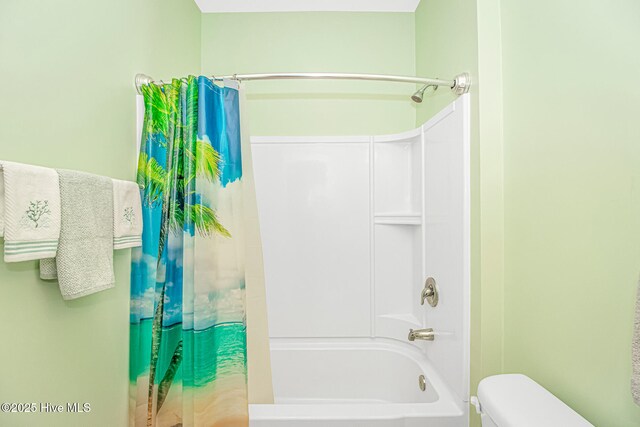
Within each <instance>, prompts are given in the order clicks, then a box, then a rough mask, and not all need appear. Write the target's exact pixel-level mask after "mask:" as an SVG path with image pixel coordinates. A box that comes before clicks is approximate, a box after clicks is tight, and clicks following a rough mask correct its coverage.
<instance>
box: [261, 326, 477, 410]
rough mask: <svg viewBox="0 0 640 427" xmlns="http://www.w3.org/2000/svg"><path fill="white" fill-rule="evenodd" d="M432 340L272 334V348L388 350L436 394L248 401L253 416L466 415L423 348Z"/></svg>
mask: <svg viewBox="0 0 640 427" xmlns="http://www.w3.org/2000/svg"><path fill="white" fill-rule="evenodd" d="M429 344H432V343H419V344H418V345H420V347H419V346H418V345H416V344H409V343H404V342H401V341H398V340H394V339H390V338H380V337H376V338H369V337H351V338H271V339H270V347H271V351H272V352H274V351H314V350H316V351H318V350H338V351H348V350H360V351H362V350H365V351H366V350H372V351H390V352H393V353H396V354H399V355H401V356H403V357H407V358H408V359H410V360H411V361H412V362H414V363H416V364H417V365H418V367H419V368H420V370H421V371H422V372H423V373H424V375H425V376H426V377H427V381H428V382H429V384H430V386H431V387H433V389H434V391H435V392H436V395H437V396H438V398H437V399H436V400H435V401H433V402H429V403H326V404H323V403H316V404H305V403H273V404H250V405H249V417H250V419H252V420H256V421H258V420H327V421H329V420H333V421H339V420H342V421H344V420H400V419H407V418H434V417H448V418H449V417H451V418H453V417H465V416H466V414H467V413H468V411H467V409H466V401H465V400H464V399H463V397H458V396H456V395H455V394H454V393H453V392H452V391H451V390H450V389H449V387H448V386H447V385H446V383H445V382H444V381H443V380H442V378H441V377H440V376H439V375H438V373H437V371H436V370H435V368H434V367H433V365H432V363H431V362H430V361H429V359H428V356H427V354H426V353H425V350H426V351H427V352H428V346H429Z"/></svg>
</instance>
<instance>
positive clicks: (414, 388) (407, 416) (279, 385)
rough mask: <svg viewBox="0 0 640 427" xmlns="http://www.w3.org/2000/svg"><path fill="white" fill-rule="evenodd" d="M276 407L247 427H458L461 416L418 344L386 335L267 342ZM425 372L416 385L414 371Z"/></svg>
mask: <svg viewBox="0 0 640 427" xmlns="http://www.w3.org/2000/svg"><path fill="white" fill-rule="evenodd" d="M271 363H272V369H273V387H274V394H275V404H273V405H250V406H249V416H250V420H251V421H250V426H251V427H365V426H366V427H436V426H437V427H463V426H466V425H467V414H466V411H465V410H464V408H465V407H466V405H463V402H462V400H461V399H459V398H457V397H454V395H453V394H452V393H451V392H450V391H449V390H448V388H447V386H446V385H445V384H444V382H443V381H442V380H441V379H440V377H439V376H438V374H437V372H435V370H434V369H433V367H432V365H431V364H430V362H429V360H428V359H427V358H426V356H425V354H424V353H423V352H421V351H420V350H419V349H418V348H417V347H415V346H413V345H410V344H406V343H402V342H399V341H395V340H388V339H380V338H376V339H352V338H350V339H326V340H325V339H322V340H319V339H289V338H281V339H278V338H276V339H273V338H272V339H271ZM421 374H422V375H424V376H425V377H426V380H427V381H426V382H427V386H426V390H425V391H422V390H420V388H419V386H418V376H419V375H421Z"/></svg>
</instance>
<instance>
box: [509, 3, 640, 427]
mask: <svg viewBox="0 0 640 427" xmlns="http://www.w3.org/2000/svg"><path fill="white" fill-rule="evenodd" d="M639 22H640V3H639V2H637V1H636V0H619V1H616V2H602V1H595V0H588V1H584V2H580V4H577V3H576V2H574V1H566V0H562V1H552V0H541V1H537V2H522V1H516V0H502V44H503V74H504V87H503V93H504V140H505V152H504V155H505V237H506V240H505V266H506V269H505V304H504V307H505V314H504V315H505V319H504V320H505V337H504V340H505V350H504V356H505V369H506V371H508V372H512V371H513V372H515V371H518V372H524V373H525V374H528V375H530V376H531V377H533V378H534V379H536V380H537V381H539V382H540V383H541V384H542V385H544V386H545V387H547V388H548V389H549V390H551V391H552V392H553V393H555V394H556V395H557V396H559V397H560V398H561V399H563V400H564V401H565V402H566V403H567V404H569V405H570V406H572V407H573V408H574V409H576V410H577V411H578V412H580V413H581V414H582V415H584V416H585V417H586V418H587V419H589V421H591V422H592V423H593V424H595V425H597V426H603V427H604V426H616V427H624V426H637V425H639V424H640V408H639V407H637V406H635V405H634V404H633V403H632V400H631V395H630V391H629V380H630V374H631V360H630V353H631V337H632V326H633V314H634V303H635V290H636V284H637V281H638V274H639V272H640V193H639V190H638V185H639V183H640V167H639V166H638V165H639V162H638V159H640V126H639V125H638V118H639V117H640V87H638V85H635V84H627V76H636V75H638V73H640V56H639V55H638V54H637V52H638V46H639V45H640V26H639V25H638V23H639Z"/></svg>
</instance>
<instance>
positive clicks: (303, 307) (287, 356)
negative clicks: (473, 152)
mask: <svg viewBox="0 0 640 427" xmlns="http://www.w3.org/2000/svg"><path fill="white" fill-rule="evenodd" d="M469 142H470V131H469V95H463V96H461V97H459V98H458V99H457V100H456V101H455V102H453V103H452V104H450V105H449V106H447V107H446V108H445V109H444V110H443V111H441V112H440V113H439V114H437V115H436V116H435V117H433V118H432V119H431V120H429V121H428V122H427V123H425V124H424V125H423V126H421V127H419V128H418V129H415V130H412V131H409V132H404V133H401V134H396V135H385V136H364V137H352V136H349V137H253V138H251V143H252V150H253V161H254V169H255V177H256V187H257V197H258V209H259V215H260V223H261V232H262V239H263V248H264V258H265V277H266V291H267V305H268V311H269V330H270V341H271V357H272V370H273V372H272V373H273V382H274V394H275V404H273V405H250V420H251V421H250V423H251V426H252V427H294V426H300V427H343V426H344V427H346V426H367V427H369V426H370V427H413V426H415V427H417V426H421V427H429V426H439V427H445V426H451V427H454V426H455V427H462V426H466V425H468V404H467V401H468V398H469V282H470V271H469V270H470V266H469V257H470V255H469V250H470V248H469V241H470V230H469V208H470V206H469V205H470V198H469V194H470V186H469V176H470V171H469V170H470V162H469ZM428 276H432V277H434V278H435V279H436V281H437V283H438V287H439V291H440V303H439V304H438V306H437V307H435V308H432V307H430V306H428V305H425V306H421V305H420V304H419V299H420V291H421V290H422V287H423V284H424V280H425V278H426V277H428ZM424 327H430V328H433V329H434V331H435V333H436V339H435V341H433V342H424V341H419V342H409V341H408V340H407V333H408V331H409V328H414V329H415V328H424ZM420 374H423V375H424V376H425V377H426V380H427V388H426V390H425V391H424V392H423V391H420V390H419V388H418V376H419V375H420Z"/></svg>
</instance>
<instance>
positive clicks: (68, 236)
mask: <svg viewBox="0 0 640 427" xmlns="http://www.w3.org/2000/svg"><path fill="white" fill-rule="evenodd" d="M58 174H59V175H60V201H61V207H62V209H61V211H62V221H61V227H60V245H59V247H58V255H57V256H56V258H55V260H54V259H46V260H42V261H40V272H41V277H42V278H44V279H51V278H54V277H55V276H54V274H55V272H56V270H57V276H58V284H59V285H60V292H61V293H62V298H64V299H67V300H68V299H74V298H78V297H82V296H85V295H89V294H92V293H95V292H98V291H101V290H104V289H109V288H112V287H113V286H114V283H115V276H114V273H113V184H112V182H111V178H106V177H101V176H97V175H92V174H88V173H84V172H75V171H68V170H58ZM52 264H55V265H52ZM52 276H54V277H52Z"/></svg>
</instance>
